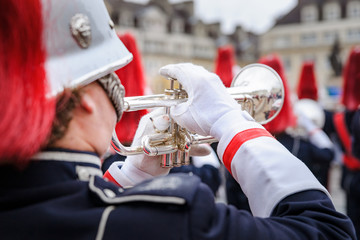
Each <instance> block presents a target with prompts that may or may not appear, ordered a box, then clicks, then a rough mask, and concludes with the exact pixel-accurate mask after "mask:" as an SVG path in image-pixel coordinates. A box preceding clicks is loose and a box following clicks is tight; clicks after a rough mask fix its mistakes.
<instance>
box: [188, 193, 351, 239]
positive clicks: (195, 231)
mask: <svg viewBox="0 0 360 240" xmlns="http://www.w3.org/2000/svg"><path fill="white" fill-rule="evenodd" d="M203 192H204V190H201V191H200V190H199V191H198V195H197V199H196V202H195V203H194V206H193V207H192V209H194V210H193V211H192V212H191V217H190V229H191V231H190V235H191V239H228V240H232V239H234V240H235V239H249V240H250V239H251V240H266V239H269V240H273V239H276V240H289V239H292V240H297V239H299V240H300V239H309V240H312V239H337V240H342V239H355V235H354V234H355V233H354V229H353V226H352V223H351V222H350V220H349V219H348V218H347V217H346V216H344V215H342V214H340V213H338V212H336V211H335V209H334V207H333V205H332V203H331V200H330V199H329V198H328V196H327V195H326V194H324V193H323V192H321V191H317V190H309V191H304V192H299V193H295V194H292V195H290V196H288V197H286V198H284V199H283V200H282V201H280V202H279V203H278V204H277V206H276V207H275V209H274V211H273V213H272V214H271V216H270V217H268V218H258V217H253V216H252V215H251V214H250V213H249V212H248V211H245V210H238V209H236V208H235V207H233V206H231V205H228V206H227V205H224V204H220V203H218V204H214V203H213V202H211V200H210V199H208V198H206V197H205V196H206V194H202V193H203Z"/></svg>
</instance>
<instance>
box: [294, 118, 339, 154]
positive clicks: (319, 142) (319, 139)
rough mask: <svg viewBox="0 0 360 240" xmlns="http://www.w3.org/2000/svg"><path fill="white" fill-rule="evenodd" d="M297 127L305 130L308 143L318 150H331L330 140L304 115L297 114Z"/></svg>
mask: <svg viewBox="0 0 360 240" xmlns="http://www.w3.org/2000/svg"><path fill="white" fill-rule="evenodd" d="M297 125H298V126H299V127H301V128H303V129H305V131H306V133H307V137H308V139H309V141H310V142H311V143H312V144H314V145H315V146H316V147H318V148H328V149H332V148H333V147H334V146H333V144H332V142H331V140H330V138H329V137H328V136H327V135H326V133H324V131H323V130H322V129H320V128H319V127H318V126H316V124H315V123H314V122H313V121H312V120H311V119H309V118H308V117H306V116H305V115H304V114H300V113H298V116H297Z"/></svg>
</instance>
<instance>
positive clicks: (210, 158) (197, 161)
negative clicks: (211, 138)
mask: <svg viewBox="0 0 360 240" xmlns="http://www.w3.org/2000/svg"><path fill="white" fill-rule="evenodd" d="M203 147H204V148H205V147H206V148H208V149H209V154H208V155H205V156H193V157H192V163H193V164H194V166H195V167H198V168H200V167H202V166H204V165H206V164H207V165H211V166H213V167H215V168H219V167H220V161H219V158H218V156H217V155H216V153H215V151H214V150H213V149H212V148H211V146H210V145H209V144H203Z"/></svg>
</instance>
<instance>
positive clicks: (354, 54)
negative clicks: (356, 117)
mask: <svg viewBox="0 0 360 240" xmlns="http://www.w3.org/2000/svg"><path fill="white" fill-rule="evenodd" d="M343 79H344V81H343V93H342V97H341V103H342V104H343V105H344V106H345V107H346V108H347V109H348V110H350V111H355V110H356V109H357V108H358V106H359V104H360V46H356V47H353V48H352V50H351V52H350V54H349V58H348V60H347V63H346V65H345V69H344V73H343Z"/></svg>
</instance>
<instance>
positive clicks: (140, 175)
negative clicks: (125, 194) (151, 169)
mask: <svg viewBox="0 0 360 240" xmlns="http://www.w3.org/2000/svg"><path fill="white" fill-rule="evenodd" d="M121 166H122V167H121ZM119 167H121V168H119ZM108 172H109V174H110V175H111V176H112V177H113V178H114V179H115V181H116V182H117V183H118V184H119V185H120V186H122V187H132V186H134V185H136V184H137V183H140V182H142V181H144V180H147V179H150V178H153V176H152V175H150V174H148V173H146V172H143V171H141V170H139V169H138V168H136V167H135V166H134V165H133V164H131V163H130V161H125V162H114V163H113V164H111V166H110V167H109V169H108Z"/></svg>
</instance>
